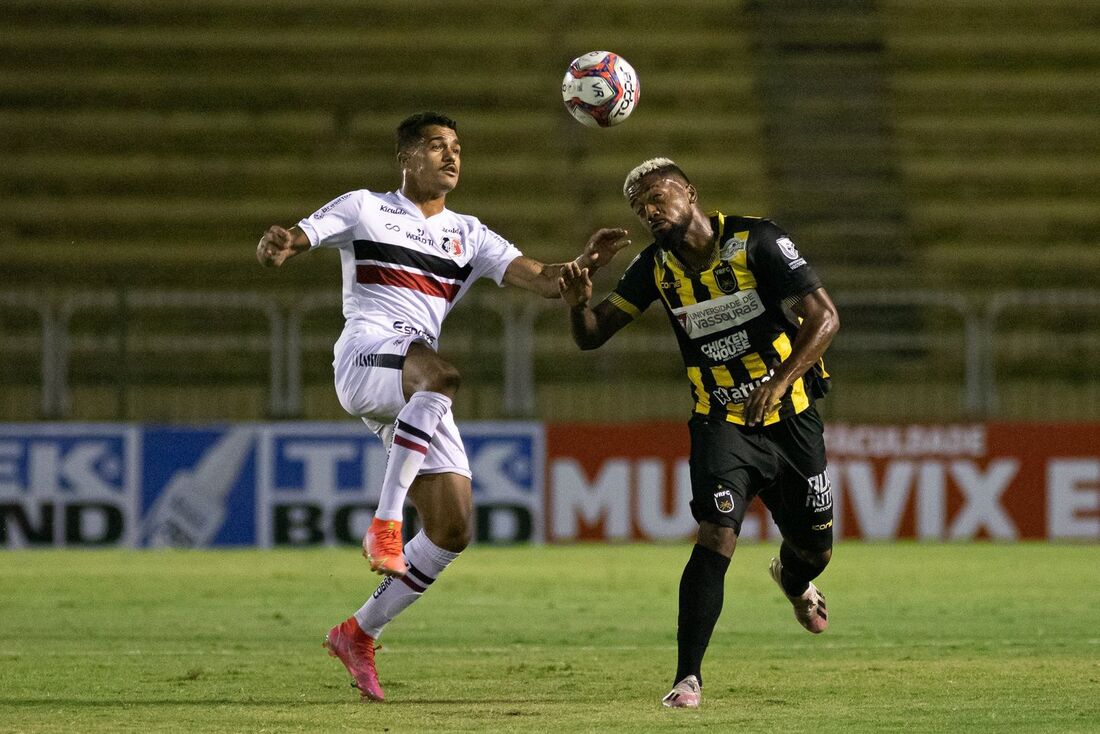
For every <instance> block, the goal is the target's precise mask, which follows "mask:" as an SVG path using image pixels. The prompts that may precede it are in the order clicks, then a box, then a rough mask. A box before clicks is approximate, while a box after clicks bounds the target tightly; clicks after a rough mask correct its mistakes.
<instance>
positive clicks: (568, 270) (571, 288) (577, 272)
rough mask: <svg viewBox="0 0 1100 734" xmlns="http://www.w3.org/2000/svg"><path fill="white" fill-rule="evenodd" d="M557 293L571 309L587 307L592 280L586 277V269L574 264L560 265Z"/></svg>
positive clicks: (590, 294)
mask: <svg viewBox="0 0 1100 734" xmlns="http://www.w3.org/2000/svg"><path fill="white" fill-rule="evenodd" d="M558 291H559V292H560V293H561V297H562V300H563V301H565V302H566V303H568V304H569V306H570V307H571V308H578V307H580V306H585V305H587V304H588V302H589V301H590V300H591V299H592V279H591V278H589V277H588V268H582V267H581V266H580V265H577V263H575V262H571V263H566V264H565V265H562V267H561V275H560V276H559V277H558Z"/></svg>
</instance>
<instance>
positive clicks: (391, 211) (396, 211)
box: [378, 204, 412, 217]
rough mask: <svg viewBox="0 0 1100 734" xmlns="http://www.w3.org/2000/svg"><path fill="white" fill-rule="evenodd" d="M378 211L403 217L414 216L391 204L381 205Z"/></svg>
mask: <svg viewBox="0 0 1100 734" xmlns="http://www.w3.org/2000/svg"><path fill="white" fill-rule="evenodd" d="M378 209H379V211H383V212H386V213H387V214H401V215H402V216H406V217H411V216H412V215H411V214H409V213H408V212H407V211H405V210H404V209H402V208H401V207H399V206H390V205H389V204H380V205H379V207H378Z"/></svg>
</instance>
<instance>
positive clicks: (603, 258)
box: [575, 227, 630, 272]
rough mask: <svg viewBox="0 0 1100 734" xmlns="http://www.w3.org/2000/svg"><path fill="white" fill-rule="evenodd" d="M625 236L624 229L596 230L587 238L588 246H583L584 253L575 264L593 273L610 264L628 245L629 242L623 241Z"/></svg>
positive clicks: (607, 228) (605, 228)
mask: <svg viewBox="0 0 1100 734" xmlns="http://www.w3.org/2000/svg"><path fill="white" fill-rule="evenodd" d="M626 235H627V231H626V230H625V229H618V228H609V227H604V228H603V229H598V230H596V231H595V232H594V233H593V234H592V236H591V237H589V238H588V244H587V245H585V246H584V252H583V253H581V256H580V257H578V258H577V260H576V261H575V262H576V263H577V264H578V265H579V266H580V267H582V268H588V270H589V271H590V272H595V270H596V268H599V267H603V266H605V265H607V264H608V263H610V262H611V260H612V258H614V257H615V255H616V254H618V252H619V250H621V249H623V248H624V247H627V246H629V245H630V240H628V239H624V237H626Z"/></svg>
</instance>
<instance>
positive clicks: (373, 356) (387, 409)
mask: <svg viewBox="0 0 1100 734" xmlns="http://www.w3.org/2000/svg"><path fill="white" fill-rule="evenodd" d="M415 342H421V343H425V342H424V340H423V339H422V338H421V337H419V336H417V335H415V334H409V335H405V334H389V335H385V334H373V333H369V332H353V333H349V332H347V331H345V332H344V333H343V334H342V335H341V336H340V339H339V340H337V342H336V346H335V348H334V349H333V355H334V359H333V362H332V368H333V371H334V372H335V376H336V396H337V397H338V398H339V399H340V405H341V406H343V408H344V410H346V411H347V412H348V413H351V414H352V415H354V416H356V417H358V418H362V419H363V422H364V423H366V424H367V427H368V428H370V429H371V431H373V432H374V434H375V435H376V436H378V437H379V438H380V439H382V442H383V443H384V444H385V445H386V450H387V451H388V450H389V448H390V444H391V443H392V442H393V423H394V421H395V420H396V419H397V414H398V413H399V412H401V409H402V408H404V407H405V405H406V403H407V402H408V401H406V400H405V394H404V391H403V390H402V389H401V369H402V367H403V366H404V363H405V354H406V353H407V352H408V351H409V347H410V346H411V345H412V344H413V343H415ZM443 473H454V474H461V475H462V476H464V477H469V476H470V461H469V459H467V458H466V448H465V447H464V446H463V445H462V437H461V436H460V435H459V434H458V426H456V425H455V419H454V414H453V413H452V412H451V411H449V410H448V411H447V414H446V415H444V416H443V419H442V420H440V421H439V426H438V427H436V429H435V435H433V436H432V442H431V444H430V445H429V446H428V455H427V456H426V457H424V463H423V464H422V465H421V467H420V471H419V472H418V474H443Z"/></svg>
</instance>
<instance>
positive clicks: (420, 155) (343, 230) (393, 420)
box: [256, 112, 629, 701]
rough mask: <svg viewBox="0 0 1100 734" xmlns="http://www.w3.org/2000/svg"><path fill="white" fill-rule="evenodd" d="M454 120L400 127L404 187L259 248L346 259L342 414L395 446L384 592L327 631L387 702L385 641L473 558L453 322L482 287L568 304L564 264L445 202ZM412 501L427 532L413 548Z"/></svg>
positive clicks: (380, 517)
mask: <svg viewBox="0 0 1100 734" xmlns="http://www.w3.org/2000/svg"><path fill="white" fill-rule="evenodd" d="M455 128H456V124H455V122H454V121H453V120H451V119H450V118H448V117H444V116H443V115H439V114H436V113H430V112H426V113H420V114H417V115H413V116H411V117H409V118H408V119H406V120H404V121H403V122H402V123H401V124H400V125H399V126H398V128H397V160H398V164H399V165H400V167H401V176H402V181H401V188H400V190H398V191H392V192H389V193H384V194H379V193H374V192H371V191H367V190H365V189H364V190H359V191H352V192H350V193H347V194H344V195H343V196H340V197H338V198H336V199H335V200H333V201H332V202H330V203H329V204H326V205H325V206H324V207H322V208H321V209H319V210H318V211H317V212H315V213H314V214H313V215H311V216H309V217H307V218H305V219H303V220H301V221H300V222H298V224H297V226H295V227H291V228H290V229H284V228H283V227H279V226H272V227H270V228H268V230H267V231H266V232H265V233H264V236H263V238H261V240H260V242H259V244H258V245H257V248H256V257H257V259H258V260H259V261H260V263H261V264H263V265H265V266H278V265H282V264H283V263H284V262H285V261H286V260H287V259H288V258H290V257H293V256H294V255H297V254H298V253H301V252H305V251H307V250H310V249H312V248H316V247H334V248H337V249H339V251H340V262H341V267H342V270H343V283H344V292H343V301H344V318H345V320H346V323H345V326H344V331H343V333H342V334H341V336H340V339H339V340H338V341H337V342H336V346H335V348H334V357H335V359H334V361H333V367H334V370H335V378H336V392H337V395H338V397H339V399H340V404H341V405H342V406H343V407H344V409H345V410H347V411H348V412H349V413H351V414H352V415H354V416H358V417H360V418H362V419H363V421H364V422H365V423H366V424H367V425H368V426H369V427H370V428H371V430H373V431H374V432H375V433H376V434H378V436H379V437H380V438H381V439H382V440H383V441H385V442H387V444H388V445H389V449H390V451H389V459H388V461H387V464H386V473H385V478H384V479H383V483H382V493H381V497H380V498H379V503H378V509H377V510H376V512H375V516H374V519H373V520H372V522H371V527H370V529H369V530H368V531H367V534H366V536H365V537H364V538H363V553H364V555H365V556H366V557H367V559H368V561H369V562H370V565H371V569H372V570H374V571H376V572H378V573H380V574H383V575H384V576H385V577H386V578H384V579H383V581H382V583H381V585H379V587H378V588H377V589H376V590H375V592H374V594H373V595H372V596H371V598H370V599H368V600H367V602H366V603H365V604H364V605H363V606H362V608H360V609H359V611H357V612H356V613H355V614H354V615H352V616H351V617H349V618H348V619H347V620H346V621H344V622H343V623H342V624H339V625H337V626H335V627H333V628H332V630H330V631H329V633H328V636H327V637H326V639H325V645H326V647H328V649H329V653H330V654H332V655H335V656H337V657H339V658H340V660H341V661H342V662H343V663H344V665H345V667H347V669H348V672H349V673H351V675H352V677H353V678H354V680H355V685H356V686H357V687H358V688H359V691H360V694H361V695H362V696H363V698H364V699H370V700H377V701H381V700H382V699H383V691H382V687H381V686H380V685H379V683H378V675H377V672H376V670H375V665H374V649H375V640H376V639H377V638H378V636H379V635H380V634H381V632H382V628H383V627H384V626H385V625H386V624H387V623H388V622H389V621H390V620H392V619H393V618H394V617H395V616H397V614H399V613H400V612H401V611H402V610H404V609H405V608H406V607H408V606H409V605H410V604H412V602H414V601H415V600H416V599H417V598H419V597H420V595H421V594H423V593H424V591H426V590H427V588H428V587H429V586H430V585H431V584H432V583H433V582H434V581H435V579H436V578H437V577H438V576H439V574H440V573H442V572H443V569H445V568H446V567H447V566H448V565H449V564H450V563H451V562H452V561H453V560H454V559H455V558H456V557H457V556H458V554H459V553H460V552H461V551H462V550H463V549H464V548H465V547H466V545H467V543H468V542H469V539H470V528H471V512H472V508H473V493H472V488H471V483H470V467H469V462H468V461H467V459H466V452H465V450H464V449H463V446H462V439H461V437H460V436H459V434H458V429H457V428H456V426H455V422H454V416H453V414H452V412H451V401H452V399H453V398H454V396H455V393H456V392H457V390H458V386H459V374H458V371H457V370H456V369H455V368H454V367H453V366H452V365H450V364H449V363H448V362H447V361H446V360H444V359H443V358H442V357H440V356H439V355H438V354H437V353H436V351H435V346H436V341H437V340H438V338H439V334H440V328H441V327H442V325H443V320H444V319H445V318H446V316H447V313H448V312H449V311H450V310H451V307H452V306H453V305H454V304H455V303H456V302H457V301H458V299H460V298H461V297H462V295H463V294H464V293H465V292H466V290H467V289H468V288H469V287H470V286H471V285H472V284H473V282H474V281H475V280H477V279H478V278H483V277H484V278H491V279H492V280H494V281H496V283H497V284H498V285H505V284H507V285H514V286H518V287H520V288H523V289H525V290H528V291H531V292H532V293H535V294H537V295H541V296H544V297H546V298H558V297H560V294H559V291H558V277H559V275H560V273H561V269H562V264H560V263H559V264H554V265H544V264H542V263H540V262H537V261H535V260H532V259H531V258H528V257H525V256H524V255H523V254H522V253H521V252H520V251H519V250H518V249H516V247H515V246H514V245H512V244H511V243H510V242H508V241H507V240H505V239H504V238H503V237H501V236H500V235H498V234H496V233H495V232H493V231H492V230H490V229H489V228H488V227H486V226H485V225H483V224H482V223H481V222H479V221H478V220H477V219H476V218H474V217H470V216H466V215H463V214H456V213H455V212H452V211H450V210H449V209H447V208H446V205H445V200H446V196H447V194H448V193H450V192H451V191H452V190H453V189H454V187H455V186H456V185H457V183H458V178H459V171H460V166H461V148H460V146H459V143H458V136H457V134H456V131H455ZM625 234H626V232H625V231H624V230H621V229H601V230H599V231H598V232H596V233H595V234H593V235H592V238H591V239H590V240H589V241H588V244H587V245H586V246H585V248H584V251H583V252H582V253H581V255H580V256H579V257H577V259H576V260H574V262H575V263H576V264H577V265H578V266H579V267H582V268H588V269H589V271H590V272H591V271H592V270H594V269H595V268H598V267H600V266H601V265H606V264H607V262H608V261H609V260H610V259H611V258H612V257H614V255H615V253H617V252H618V251H619V250H620V249H622V248H623V247H625V246H626V245H628V244H629V241H628V240H624V239H623V237H624V236H625ZM406 494H408V497H409V499H411V500H412V502H413V504H414V505H415V506H416V510H417V513H418V514H419V516H420V519H421V521H422V523H423V525H424V529H423V530H422V531H420V532H419V533H417V534H416V535H415V536H414V537H413V538H412V539H410V540H409V542H408V543H407V544H406V545H405V546H404V548H402V545H401V544H402V535H401V517H402V514H401V511H402V506H403V504H404V501H405V497H406Z"/></svg>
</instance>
